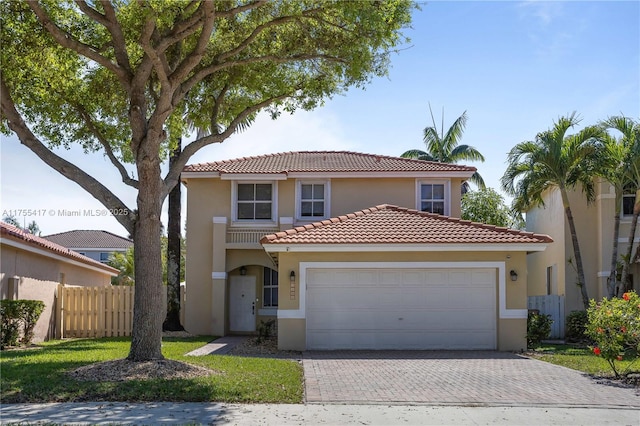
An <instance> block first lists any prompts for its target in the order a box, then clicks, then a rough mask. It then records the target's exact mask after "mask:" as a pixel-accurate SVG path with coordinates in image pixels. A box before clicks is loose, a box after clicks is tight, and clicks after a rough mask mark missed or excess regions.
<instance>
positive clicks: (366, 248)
mask: <svg viewBox="0 0 640 426" xmlns="http://www.w3.org/2000/svg"><path fill="white" fill-rule="evenodd" d="M548 245H549V243H530V244H524V243H518V244H426V243H425V244H268V243H267V244H263V245H262V247H263V248H264V250H265V251H266V252H267V253H282V252H300V253H310V252H319V253H321V252H388V251H425V252H429V251H462V252H470V251H483V252H485V251H527V252H533V251H544V250H545V249H546V248H547V246H548Z"/></svg>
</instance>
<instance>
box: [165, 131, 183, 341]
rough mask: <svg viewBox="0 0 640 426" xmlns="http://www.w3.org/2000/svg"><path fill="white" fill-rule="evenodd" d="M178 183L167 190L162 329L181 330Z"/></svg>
mask: <svg viewBox="0 0 640 426" xmlns="http://www.w3.org/2000/svg"><path fill="white" fill-rule="evenodd" d="M181 143H182V141H181V140H179V141H178V146H177V147H176V148H175V149H174V150H173V151H172V152H171V156H170V157H169V165H170V166H171V165H173V163H174V162H175V161H176V159H177V158H178V157H179V155H180V152H181ZM180 202H181V200H180V183H178V184H177V185H176V186H174V187H173V189H172V190H171V192H169V221H168V222H169V223H168V224H167V317H166V318H165V320H164V323H163V324H162V329H163V330H167V331H181V330H184V327H183V326H182V324H181V323H180V254H181V253H180V248H181V247H180V240H181V235H180V217H181V205H180Z"/></svg>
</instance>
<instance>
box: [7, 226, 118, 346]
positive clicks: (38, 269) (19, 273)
mask: <svg viewBox="0 0 640 426" xmlns="http://www.w3.org/2000/svg"><path fill="white" fill-rule="evenodd" d="M117 275H118V270H117V269H114V268H112V267H110V266H108V265H104V264H102V263H100V262H98V261H96V260H93V259H90V258H88V257H86V256H83V255H81V254H79V253H77V252H75V251H73V250H70V249H68V248H66V247H62V246H60V245H58V244H55V243H53V242H51V241H49V240H47V239H45V238H42V237H38V236H36V235H33V234H30V233H28V232H25V231H23V230H21V229H19V228H17V227H15V226H13V225H9V224H7V223H4V222H0V298H1V299H29V300H42V301H43V302H44V304H45V310H44V311H43V313H42V314H41V316H40V319H39V320H38V323H37V324H36V328H35V330H34V333H35V337H34V341H42V340H44V339H45V338H46V337H50V336H51V330H50V328H51V327H52V324H53V321H54V314H55V310H54V309H53V304H54V300H55V292H56V288H57V287H58V285H59V284H67V285H74V286H91V287H96V286H97V287H100V286H110V285H111V277H114V276H117Z"/></svg>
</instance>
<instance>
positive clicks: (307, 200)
mask: <svg viewBox="0 0 640 426" xmlns="http://www.w3.org/2000/svg"><path fill="white" fill-rule="evenodd" d="M296 200H297V201H296V203H297V206H296V210H297V216H298V219H300V220H316V219H323V218H327V217H329V182H328V181H317V182H316V181H314V182H305V181H298V185H297V197H296Z"/></svg>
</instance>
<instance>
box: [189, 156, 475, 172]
mask: <svg viewBox="0 0 640 426" xmlns="http://www.w3.org/2000/svg"><path fill="white" fill-rule="evenodd" d="M183 171H184V172H210V173H211V172H218V173H233V174H243V173H249V174H279V173H292V172H463V173H464V172H475V171H476V168H475V167H469V166H462V165H457V164H447V163H438V162H434V161H423V160H414V159H409V158H400V157H389V156H385V155H374V154H361V153H357V152H349V151H298V152H282V153H278V154H268V155H260V156H255V157H243V158H237V159H234V160H225V161H216V162H213V163H200V164H191V165H187V166H186V167H185V168H184V169H183Z"/></svg>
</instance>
